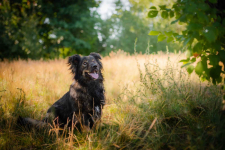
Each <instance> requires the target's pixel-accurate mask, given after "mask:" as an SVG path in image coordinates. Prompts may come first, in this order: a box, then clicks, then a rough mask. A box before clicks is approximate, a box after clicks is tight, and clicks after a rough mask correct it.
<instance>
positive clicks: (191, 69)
mask: <svg viewBox="0 0 225 150" xmlns="http://www.w3.org/2000/svg"><path fill="white" fill-rule="evenodd" d="M194 69H195V67H194V66H193V65H189V66H188V67H187V72H188V73H189V74H191V73H192V72H193V71H194Z"/></svg>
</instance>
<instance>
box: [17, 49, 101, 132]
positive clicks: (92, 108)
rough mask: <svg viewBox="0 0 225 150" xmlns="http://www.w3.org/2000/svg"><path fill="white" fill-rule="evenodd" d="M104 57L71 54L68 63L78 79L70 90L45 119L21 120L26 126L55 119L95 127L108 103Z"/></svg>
mask: <svg viewBox="0 0 225 150" xmlns="http://www.w3.org/2000/svg"><path fill="white" fill-rule="evenodd" d="M100 59H101V57H100V55H99V54H97V53H91V54H90V55H89V56H84V57H81V56H79V55H73V56H71V57H69V60H68V64H69V65H70V69H71V70H72V73H73V74H74V79H75V81H74V83H73V84H72V85H71V86H70V90H69V92H67V93H66V94H65V95H64V96H63V97H62V98H60V99H59V100H58V101H56V102H55V103H54V104H53V105H52V106H51V107H50V108H49V109H48V111H47V114H46V117H45V118H44V119H43V120H42V121H38V120H34V119H31V118H22V117H19V119H18V122H19V123H20V124H22V125H28V126H36V127H44V126H47V124H48V123H53V121H54V123H55V124H58V125H59V126H60V127H63V126H65V125H68V126H70V125H71V124H72V123H73V124H75V125H81V126H82V127H84V128H86V129H85V130H87V129H88V130H89V129H91V128H92V127H93V125H94V124H95V122H96V121H98V120H99V119H100V118H101V115H102V108H103V106H104V104H105V96H104V86H103V75H102V73H101V70H102V63H101V62H100Z"/></svg>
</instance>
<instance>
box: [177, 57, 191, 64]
mask: <svg viewBox="0 0 225 150" xmlns="http://www.w3.org/2000/svg"><path fill="white" fill-rule="evenodd" d="M189 61H190V58H188V59H182V60H180V61H179V62H183V64H186V63H188V62H189Z"/></svg>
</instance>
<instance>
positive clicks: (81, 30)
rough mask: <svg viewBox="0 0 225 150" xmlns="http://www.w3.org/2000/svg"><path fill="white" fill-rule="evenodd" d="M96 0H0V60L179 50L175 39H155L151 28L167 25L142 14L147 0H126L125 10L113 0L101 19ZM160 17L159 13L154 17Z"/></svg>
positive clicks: (160, 27) (121, 4)
mask: <svg viewBox="0 0 225 150" xmlns="http://www.w3.org/2000/svg"><path fill="white" fill-rule="evenodd" d="M100 3H101V1H95V0H11V1H9V0H2V1H1V2H0V59H1V60H3V59H18V58H22V59H28V58H31V59H40V58H43V59H54V58H64V57H66V56H68V55H72V54H75V53H79V54H84V55H86V54H89V53H90V52H91V51H96V52H100V53H102V54H103V55H107V54H108V53H109V52H110V51H112V50H118V49H122V50H124V51H126V52H129V53H133V52H134V42H135V39H136V38H137V39H138V42H137V51H138V52H140V51H141V52H142V53H144V52H145V51H146V48H147V46H148V44H149V45H150V53H153V52H157V51H171V52H174V49H175V50H179V49H180V47H178V45H177V44H174V43H169V44H167V43H166V42H160V43H158V42H157V37H152V36H148V34H147V31H149V30H150V29H159V30H170V29H172V27H170V26H169V25H167V22H168V21H167V22H165V21H163V20H161V21H162V22H161V23H160V24H159V23H156V21H154V20H149V19H148V18H147V13H148V8H147V7H146V6H150V4H149V1H147V0H139V1H133V0H129V8H128V9H124V6H123V3H122V2H121V1H120V0H115V6H114V7H115V11H114V12H113V14H112V16H110V17H108V18H107V19H101V17H100V14H98V12H97V11H96V10H97V8H98V7H99V5H100ZM158 20H159V18H158Z"/></svg>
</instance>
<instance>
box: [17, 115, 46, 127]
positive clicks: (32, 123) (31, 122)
mask: <svg viewBox="0 0 225 150" xmlns="http://www.w3.org/2000/svg"><path fill="white" fill-rule="evenodd" d="M17 124H18V125H21V126H24V127H27V128H33V127H34V128H37V129H42V128H48V127H49V124H48V123H46V122H43V121H40V120H35V119H31V118H22V117H20V116H19V117H18V119H17Z"/></svg>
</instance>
